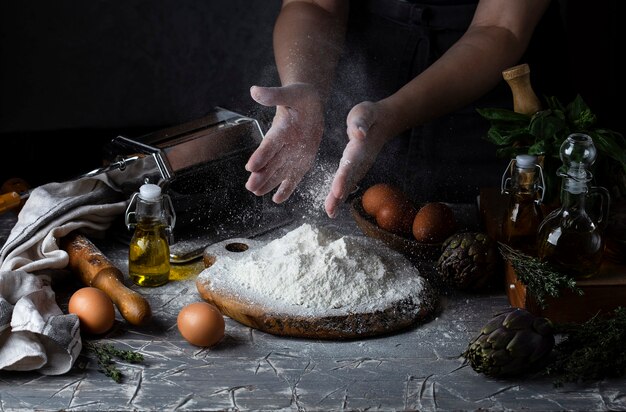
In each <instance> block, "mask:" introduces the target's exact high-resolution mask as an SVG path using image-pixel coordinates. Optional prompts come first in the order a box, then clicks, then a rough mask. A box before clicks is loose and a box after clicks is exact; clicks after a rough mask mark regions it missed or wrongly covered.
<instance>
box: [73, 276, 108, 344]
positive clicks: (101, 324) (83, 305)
mask: <svg viewBox="0 0 626 412" xmlns="http://www.w3.org/2000/svg"><path fill="white" fill-rule="evenodd" d="M68 311H69V313H73V314H75V315H76V316H78V319H79V321H80V329H81V330H82V331H83V332H86V333H89V334H92V335H100V334H103V333H105V332H107V331H108V330H109V329H111V327H113V323H115V308H114V307H113V302H112V301H111V299H110V298H109V297H108V296H107V295H106V294H105V293H104V292H103V291H101V290H100V289H97V288H94V287H84V288H81V289H78V290H77V291H76V292H74V294H73V295H72V296H71V297H70V301H69V305H68Z"/></svg>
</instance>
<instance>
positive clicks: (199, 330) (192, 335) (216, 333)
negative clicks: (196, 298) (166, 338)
mask: <svg viewBox="0 0 626 412" xmlns="http://www.w3.org/2000/svg"><path fill="white" fill-rule="evenodd" d="M176 323H177V325H178V330H179V331H180V334H181V335H183V338H185V339H186V340H187V342H189V343H191V344H192V345H196V346H203V347H205V346H213V345H215V344H216V343H217V342H219V341H220V340H221V339H222V338H223V337H224V328H225V325H224V317H223V316H222V313H221V312H220V311H219V309H217V308H216V307H215V306H214V305H211V304H210V303H207V302H195V303H191V304H189V305H187V306H185V307H184V308H182V309H181V311H180V312H179V313H178V318H177V320H176Z"/></svg>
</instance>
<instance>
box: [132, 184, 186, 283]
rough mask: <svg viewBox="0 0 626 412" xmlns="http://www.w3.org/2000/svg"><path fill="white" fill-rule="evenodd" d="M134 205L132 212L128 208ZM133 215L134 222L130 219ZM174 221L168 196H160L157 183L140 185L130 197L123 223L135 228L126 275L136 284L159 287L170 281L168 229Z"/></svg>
mask: <svg viewBox="0 0 626 412" xmlns="http://www.w3.org/2000/svg"><path fill="white" fill-rule="evenodd" d="M165 201H166V202H167V203H165ZM133 206H135V207H136V209H135V211H134V212H133V211H131V210H132V208H133ZM166 206H168V207H169V210H166ZM133 217H134V220H135V222H132V220H133ZM173 224H174V214H173V209H172V208H171V202H170V201H169V197H168V196H166V195H163V194H162V193H161V188H160V187H159V186H157V185H154V184H149V183H148V184H144V185H142V186H141V187H140V189H139V193H138V194H137V193H135V195H133V197H132V198H131V201H130V204H129V206H128V209H127V212H126V225H127V226H128V228H129V229H130V228H134V229H135V231H134V233H133V236H132V238H131V241H130V246H129V251H128V274H129V275H130V279H131V280H132V281H133V282H134V283H135V284H137V285H139V286H160V285H163V284H165V283H167V281H168V280H169V274H170V247H169V232H170V230H171V228H172V227H173Z"/></svg>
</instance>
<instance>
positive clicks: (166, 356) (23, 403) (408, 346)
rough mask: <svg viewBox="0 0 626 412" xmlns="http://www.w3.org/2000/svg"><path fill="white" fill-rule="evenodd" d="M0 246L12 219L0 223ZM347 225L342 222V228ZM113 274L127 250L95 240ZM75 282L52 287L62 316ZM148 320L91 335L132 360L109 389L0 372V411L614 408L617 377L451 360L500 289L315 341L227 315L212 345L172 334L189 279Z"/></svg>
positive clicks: (622, 403) (86, 363) (73, 377)
mask: <svg viewBox="0 0 626 412" xmlns="http://www.w3.org/2000/svg"><path fill="white" fill-rule="evenodd" d="M1 222H2V224H1V225H0V228H1V230H0V240H2V241H4V239H6V236H7V234H8V230H9V229H10V224H11V222H12V220H11V218H10V215H5V216H3V217H2V219H1ZM347 223H351V222H347ZM101 249H102V250H103V252H105V253H106V254H107V256H109V257H110V258H111V259H112V260H113V261H114V262H116V264H118V265H119V266H120V267H121V268H122V269H123V270H124V271H125V270H126V266H125V265H126V263H125V261H126V253H127V249H126V248H125V247H124V245H121V244H105V243H103V244H101ZM73 287H74V285H73V284H71V283H66V284H64V285H60V286H59V287H58V288H57V289H55V290H57V298H58V301H59V304H60V306H61V308H62V309H63V310H66V309H67V295H68V294H69V292H70V291H71V290H72V288H73ZM137 290H138V291H139V292H140V293H142V294H144V295H145V296H146V297H147V298H148V299H149V301H150V303H151V305H152V309H153V312H154V318H153V320H152V322H151V324H149V325H147V326H145V327H133V326H131V325H129V324H126V323H125V322H124V321H123V319H122V318H121V316H120V315H119V314H117V320H116V325H115V327H114V329H113V330H112V331H111V332H110V333H108V334H107V335H106V336H105V337H103V338H102V339H100V340H101V341H102V342H108V343H111V344H113V345H115V346H116V347H118V348H120V349H132V350H135V351H138V352H140V353H142V354H143V355H144V357H145V361H144V362H143V363H141V364H125V363H121V364H120V369H121V371H122V372H123V374H124V379H123V382H122V383H120V384H116V383H115V382H113V381H112V380H111V379H109V378H108V377H106V376H104V375H103V374H102V373H100V372H99V371H98V370H97V364H96V361H95V358H94V357H93V355H91V354H89V353H86V354H85V356H82V357H81V358H80V359H79V361H78V362H77V363H76V365H75V366H74V368H73V369H72V370H71V371H70V372H69V373H67V374H65V375H62V376H42V375H40V374H39V373H37V372H29V373H15V372H6V371H2V372H0V409H1V410H7V411H8V410H60V409H63V410H178V409H180V410H207V409H208V410H259V409H263V410H276V409H284V410H324V411H326V410H366V409H373V410H478V409H480V410H520V409H527V410H536V411H547V410H581V411H582V410H624V409H626V391H625V390H624V388H625V387H626V379H620V380H614V381H602V382H593V383H590V384H587V385H566V386H564V387H562V388H558V389H557V388H554V387H553V385H552V383H551V381H550V380H548V379H544V378H535V377H527V378H524V379H513V380H496V379H491V378H487V377H485V376H484V375H480V374H477V373H476V372H474V371H473V370H472V369H471V368H470V367H469V366H464V365H463V359H462V358H460V357H459V354H460V353H461V352H462V351H463V350H464V349H465V347H466V346H467V344H468V342H469V341H470V339H471V337H472V336H474V335H475V334H476V333H477V332H478V330H479V329H480V328H481V327H482V326H483V324H484V323H486V321H487V320H488V319H489V318H490V317H491V316H492V315H493V314H495V313H496V312H498V311H499V310H501V309H503V308H506V307H508V301H507V299H506V296H505V294H504V293H496V294H482V295H476V294H474V295H470V294H458V295H457V294H455V295H445V296H443V297H442V299H441V307H440V309H439V311H438V312H437V313H436V314H435V316H434V317H433V318H432V319H431V320H430V321H429V322H426V323H425V324H422V325H420V326H417V327H414V328H409V329H407V330H405V331H402V332H401V333H397V334H393V335H390V336H382V337H376V338H372V339H362V340H350V341H323V340H313V339H294V338H284V337H277V336H273V335H269V334H266V333H263V332H259V331H257V330H255V329H251V328H248V327H246V326H243V325H241V324H239V323H237V322H235V321H233V320H231V319H229V318H226V335H225V338H224V340H223V341H222V342H221V343H219V344H218V345H217V346H215V347H213V348H209V349H203V348H197V347H194V346H192V345H190V344H189V343H187V342H186V341H185V340H184V339H183V338H182V337H181V335H180V334H179V332H178V329H177V327H176V316H177V314H178V311H179V310H180V309H181V308H182V307H183V306H184V305H185V304H188V303H191V302H194V301H197V300H199V299H200V297H199V294H198V292H197V290H196V288H195V284H194V279H193V278H192V279H187V280H181V281H173V282H170V283H168V284H167V285H165V286H162V287H159V288H153V289H147V288H137Z"/></svg>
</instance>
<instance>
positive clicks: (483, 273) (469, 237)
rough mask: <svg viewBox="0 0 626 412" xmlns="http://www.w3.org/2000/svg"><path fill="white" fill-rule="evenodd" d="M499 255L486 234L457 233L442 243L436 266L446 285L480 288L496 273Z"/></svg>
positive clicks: (493, 243) (469, 288) (472, 288)
mask: <svg viewBox="0 0 626 412" xmlns="http://www.w3.org/2000/svg"><path fill="white" fill-rule="evenodd" d="M498 258H499V254H498V249H497V247H496V243H495V242H494V241H493V240H492V239H491V238H490V237H489V236H487V235H486V234H484V233H480V232H467V233H456V234H454V235H452V236H450V237H449V238H447V239H446V240H445V241H444V242H443V245H442V253H441V256H439V260H438V261H437V265H436V269H437V273H438V274H439V276H440V280H441V282H442V283H443V284H445V285H447V286H451V287H453V288H456V289H462V290H479V289H482V288H484V287H485V286H486V285H487V283H488V281H489V280H490V279H491V277H492V276H493V275H494V274H495V272H496V269H497V265H498Z"/></svg>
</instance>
